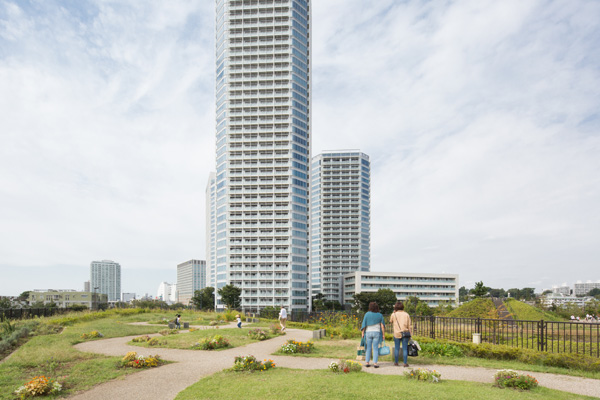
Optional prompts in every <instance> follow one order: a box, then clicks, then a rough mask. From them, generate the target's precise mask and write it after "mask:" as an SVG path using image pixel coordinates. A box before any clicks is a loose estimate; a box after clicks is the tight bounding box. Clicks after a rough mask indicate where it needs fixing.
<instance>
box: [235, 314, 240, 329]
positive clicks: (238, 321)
mask: <svg viewBox="0 0 600 400" xmlns="http://www.w3.org/2000/svg"><path fill="white" fill-rule="evenodd" d="M235 318H236V320H237V327H238V328H241V327H242V319H241V318H240V314H238V315H236V316H235Z"/></svg>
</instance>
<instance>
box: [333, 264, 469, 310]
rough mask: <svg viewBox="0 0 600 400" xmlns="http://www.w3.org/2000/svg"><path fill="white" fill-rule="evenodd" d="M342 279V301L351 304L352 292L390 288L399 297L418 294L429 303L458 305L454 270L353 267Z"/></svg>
mask: <svg viewBox="0 0 600 400" xmlns="http://www.w3.org/2000/svg"><path fill="white" fill-rule="evenodd" d="M341 280H342V282H343V283H342V284H343V297H344V304H354V299H353V298H352V296H353V295H354V294H355V293H363V292H377V291H378V290H379V289H390V290H392V291H393V292H394V293H395V294H396V298H397V299H398V300H401V301H403V300H406V298H407V297H409V296H417V297H418V298H419V299H420V300H423V301H426V302H427V304H429V306H431V307H435V306H437V305H438V304H440V302H442V303H445V302H451V303H454V304H455V305H458V275H455V274H426V273H404V272H363V271H356V272H353V273H350V274H347V275H344V276H343V278H342V279H341Z"/></svg>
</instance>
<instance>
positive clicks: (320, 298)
mask: <svg viewBox="0 0 600 400" xmlns="http://www.w3.org/2000/svg"><path fill="white" fill-rule="evenodd" d="M324 299H325V295H324V294H323V293H317V294H316V295H314V296H313V298H312V310H313V311H321V310H325V302H324Z"/></svg>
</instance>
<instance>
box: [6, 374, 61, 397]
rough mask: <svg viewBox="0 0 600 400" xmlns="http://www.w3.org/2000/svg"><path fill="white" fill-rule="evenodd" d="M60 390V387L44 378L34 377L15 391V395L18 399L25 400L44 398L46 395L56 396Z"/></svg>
mask: <svg viewBox="0 0 600 400" xmlns="http://www.w3.org/2000/svg"><path fill="white" fill-rule="evenodd" d="M61 390H62V385H61V384H60V383H58V382H56V381H54V380H52V379H50V378H48V377H46V376H43V375H41V376H36V377H35V378H33V379H32V380H30V381H29V382H27V383H26V384H24V385H23V386H21V387H19V388H18V389H17V390H15V394H16V395H17V396H19V398H20V399H27V398H29V397H35V396H45V395H47V394H56V393H58V392H60V391H61Z"/></svg>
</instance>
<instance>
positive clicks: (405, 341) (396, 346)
mask: <svg viewBox="0 0 600 400" xmlns="http://www.w3.org/2000/svg"><path fill="white" fill-rule="evenodd" d="M400 341H402V358H403V359H404V364H408V341H409V338H397V337H395V338H394V362H395V363H396V364H398V359H399V358H400Z"/></svg>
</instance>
